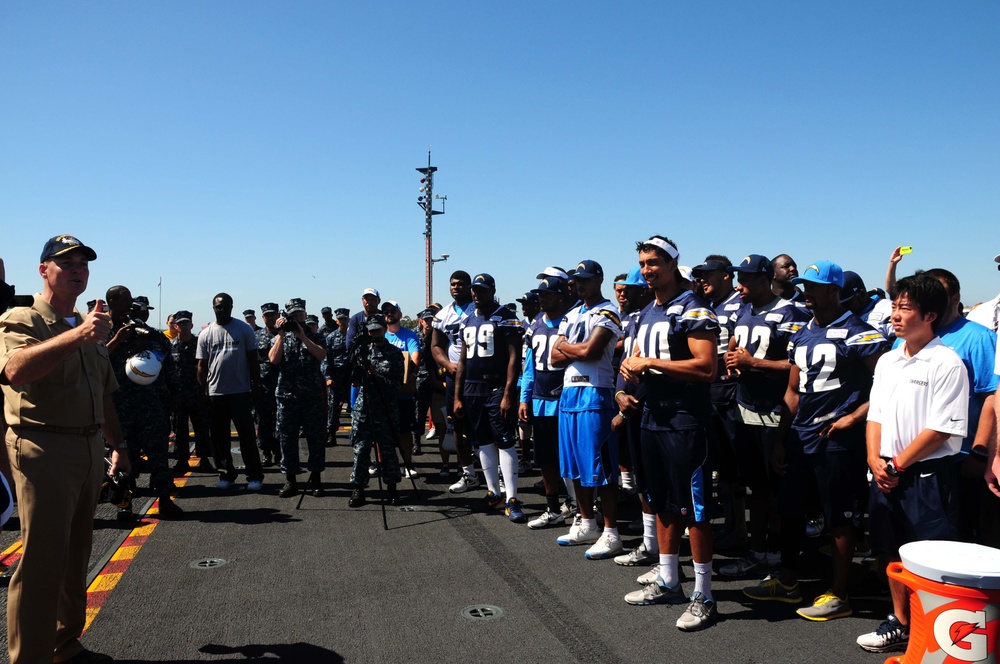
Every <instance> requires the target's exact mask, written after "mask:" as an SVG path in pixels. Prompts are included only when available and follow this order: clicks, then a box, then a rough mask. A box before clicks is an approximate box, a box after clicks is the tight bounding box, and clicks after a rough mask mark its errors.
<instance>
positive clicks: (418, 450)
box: [413, 440, 424, 456]
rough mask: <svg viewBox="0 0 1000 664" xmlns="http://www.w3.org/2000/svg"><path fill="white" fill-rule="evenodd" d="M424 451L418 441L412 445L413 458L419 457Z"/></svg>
mask: <svg viewBox="0 0 1000 664" xmlns="http://www.w3.org/2000/svg"><path fill="white" fill-rule="evenodd" d="M423 453H424V451H423V449H421V447H420V441H419V440H418V441H417V442H415V443H413V456H420V455H421V454H423Z"/></svg>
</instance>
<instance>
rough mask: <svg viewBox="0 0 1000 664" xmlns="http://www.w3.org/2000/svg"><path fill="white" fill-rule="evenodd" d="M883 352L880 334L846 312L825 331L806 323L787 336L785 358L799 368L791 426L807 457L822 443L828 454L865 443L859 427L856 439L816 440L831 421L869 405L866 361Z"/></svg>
mask: <svg viewBox="0 0 1000 664" xmlns="http://www.w3.org/2000/svg"><path fill="white" fill-rule="evenodd" d="M888 348H889V342H888V340H887V339H886V338H885V337H884V336H882V333H880V332H879V331H877V330H876V329H875V328H873V327H872V326H871V325H869V324H868V323H866V322H864V321H863V320H861V319H860V318H859V317H858V316H856V315H854V314H852V313H850V312H845V313H844V315H843V316H841V317H840V318H838V319H837V320H835V321H834V322H832V323H830V324H829V325H828V326H826V327H820V326H819V325H817V324H816V321H815V320H811V321H809V322H808V323H807V324H806V325H805V326H804V327H803V328H802V329H801V330H799V331H798V332H797V333H796V334H793V335H792V338H791V341H789V343H788V359H789V360H790V361H791V362H792V363H793V364H795V366H797V367H798V369H799V386H798V392H799V410H798V412H797V413H796V414H795V419H794V420H793V421H792V427H794V428H795V430H796V431H797V432H798V433H799V439H800V440H801V441H802V443H803V446H804V449H805V451H806V452H807V453H814V452H817V451H819V450H820V449H821V448H822V447H823V445H824V444H825V445H826V449H827V450H843V449H845V447H846V446H850V445H852V444H858V445H863V444H864V435H863V433H862V432H863V429H864V425H863V424H862V425H859V426H860V427H861V431H859V432H856V433H858V434H859V435H855V436H847V437H846V438H848V440H847V441H845V440H838V439H837V436H834V437H832V438H829V439H821V438H820V436H819V432H820V431H821V430H822V429H823V427H824V426H826V424H827V423H828V422H829V421H830V420H834V419H837V418H839V417H841V416H843V415H847V414H848V413H852V412H854V411H855V410H856V409H857V408H858V406H860V405H861V404H863V403H865V402H866V401H868V395H869V394H870V393H871V388H872V373H871V371H869V370H868V368H867V367H865V360H866V359H868V358H870V357H872V356H873V355H880V354H881V353H883V352H884V351H886V350H887V349H888ZM845 443H846V444H847V445H846V446H845Z"/></svg>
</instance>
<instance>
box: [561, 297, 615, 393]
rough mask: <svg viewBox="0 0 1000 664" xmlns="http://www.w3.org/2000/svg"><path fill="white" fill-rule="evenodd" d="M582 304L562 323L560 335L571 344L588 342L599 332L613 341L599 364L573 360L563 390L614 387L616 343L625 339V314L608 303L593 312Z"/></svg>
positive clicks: (564, 375) (594, 308)
mask: <svg viewBox="0 0 1000 664" xmlns="http://www.w3.org/2000/svg"><path fill="white" fill-rule="evenodd" d="M586 306H587V305H585V304H581V305H580V306H578V307H574V308H573V309H570V311H569V312H568V313H567V314H566V316H565V317H564V318H563V319H562V322H560V323H559V334H561V335H562V336H564V337H566V341H567V342H568V343H571V344H578V343H582V342H584V341H586V340H587V339H589V338H590V337H591V335H593V334H594V332H596V331H597V330H598V329H602V328H603V329H605V330H609V331H610V332H611V341H609V342H608V345H607V346H605V347H604V353H603V354H602V355H601V356H600V357H599V358H597V359H596V360H591V361H589V362H588V361H584V360H573V362H572V363H571V364H569V365H568V366H567V367H566V373H564V374H563V387H614V386H615V372H614V367H613V366H612V362H611V361H612V358H613V357H614V354H615V343H616V342H617V341H618V337H620V336H621V335H622V323H621V314H619V313H618V307H616V306H615V305H613V304H611V302H610V301H609V300H605V301H603V302H601V303H600V304H597V305H595V306H594V307H593V308H591V309H587V308H586Z"/></svg>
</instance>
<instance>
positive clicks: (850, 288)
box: [840, 270, 868, 303]
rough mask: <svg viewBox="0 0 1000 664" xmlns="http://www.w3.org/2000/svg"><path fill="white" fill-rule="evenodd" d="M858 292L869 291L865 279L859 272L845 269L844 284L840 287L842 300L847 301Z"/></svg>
mask: <svg viewBox="0 0 1000 664" xmlns="http://www.w3.org/2000/svg"><path fill="white" fill-rule="evenodd" d="M858 293H868V289H867V288H865V281H864V279H862V278H861V275H860V274H858V273H857V272H852V271H851V270H844V285H843V286H841V287H840V301H841V302H842V303H843V302H847V301H848V300H850V299H851V298H852V297H854V296H855V295H857V294H858Z"/></svg>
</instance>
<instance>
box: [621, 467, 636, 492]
mask: <svg viewBox="0 0 1000 664" xmlns="http://www.w3.org/2000/svg"><path fill="white" fill-rule="evenodd" d="M633 477H634V475H633V473H632V471H631V470H626V471H623V472H622V488H623V489H625V490H626V491H631V490H632V489H634V488H635V480H634V479H633Z"/></svg>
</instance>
